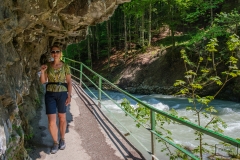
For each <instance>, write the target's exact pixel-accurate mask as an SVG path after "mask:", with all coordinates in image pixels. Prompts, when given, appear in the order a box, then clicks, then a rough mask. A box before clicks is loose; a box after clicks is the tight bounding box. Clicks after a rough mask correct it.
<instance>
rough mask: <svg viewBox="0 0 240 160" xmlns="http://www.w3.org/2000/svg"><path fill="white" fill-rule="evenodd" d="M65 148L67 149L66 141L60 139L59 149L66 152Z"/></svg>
mask: <svg viewBox="0 0 240 160" xmlns="http://www.w3.org/2000/svg"><path fill="white" fill-rule="evenodd" d="M65 147H66V143H65V140H62V139H60V142H59V149H61V150H64V149H65Z"/></svg>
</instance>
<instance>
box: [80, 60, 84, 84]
mask: <svg viewBox="0 0 240 160" xmlns="http://www.w3.org/2000/svg"><path fill="white" fill-rule="evenodd" d="M82 70H83V65H82V62H81V63H80V86H82Z"/></svg>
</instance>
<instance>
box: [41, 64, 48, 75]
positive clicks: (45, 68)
mask: <svg viewBox="0 0 240 160" xmlns="http://www.w3.org/2000/svg"><path fill="white" fill-rule="evenodd" d="M46 70H47V65H46V64H44V65H42V66H41V72H42V73H44V72H45V71H46Z"/></svg>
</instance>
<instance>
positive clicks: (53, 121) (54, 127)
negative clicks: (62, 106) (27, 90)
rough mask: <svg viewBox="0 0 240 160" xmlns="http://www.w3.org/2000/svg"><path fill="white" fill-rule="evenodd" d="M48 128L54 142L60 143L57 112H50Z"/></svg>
mask: <svg viewBox="0 0 240 160" xmlns="http://www.w3.org/2000/svg"><path fill="white" fill-rule="evenodd" d="M47 116H48V128H49V131H50V134H51V135H52V138H53V141H54V143H58V128H57V124H56V114H48V115H47Z"/></svg>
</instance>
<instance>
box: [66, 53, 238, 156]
mask: <svg viewBox="0 0 240 160" xmlns="http://www.w3.org/2000/svg"><path fill="white" fill-rule="evenodd" d="M63 60H64V61H65V62H66V63H68V64H69V66H70V68H71V69H72V70H73V72H75V73H76V72H78V76H75V75H76V74H75V75H72V76H73V77H74V78H76V79H77V80H79V82H80V85H81V86H84V87H85V88H87V89H88V90H89V92H90V93H91V94H92V95H93V96H94V97H95V98H96V99H97V100H98V105H99V107H101V104H102V102H101V100H102V93H103V94H104V95H105V96H106V97H108V98H109V99H110V100H111V101H113V103H115V104H116V105H117V106H118V107H119V108H121V109H122V110H123V111H124V112H125V113H126V114H127V115H129V116H130V117H131V118H133V119H134V120H136V121H138V120H137V119H136V118H135V117H134V116H133V115H131V114H130V113H128V112H127V111H126V110H125V109H124V108H123V107H122V106H121V105H119V104H118V103H117V102H116V101H114V100H113V99H112V98H111V97H110V96H109V95H108V94H107V93H106V92H104V91H103V89H102V87H103V81H104V82H105V83H107V84H108V85H110V86H111V87H112V88H114V89H116V90H117V91H119V92H121V93H123V94H124V95H126V96H128V97H129V98H131V99H133V100H135V101H136V102H138V103H139V104H141V105H143V106H144V107H147V108H148V109H150V126H151V128H150V129H149V128H145V127H144V128H145V129H146V130H148V131H150V132H151V152H150V151H148V150H147V148H146V147H144V145H143V144H141V142H140V141H138V140H137V138H136V137H134V136H133V135H132V136H133V138H134V139H136V140H137V142H139V143H140V145H141V146H142V147H144V148H145V149H146V150H147V151H148V153H149V154H150V155H151V156H152V160H154V159H157V157H156V156H155V139H156V138H155V136H156V137H158V138H160V139H162V140H163V141H165V142H166V143H168V144H170V145H171V146H173V147H175V148H176V149H178V150H180V151H181V152H183V153H184V154H186V155H188V156H189V157H191V158H192V159H195V160H198V159H199V158H198V157H197V156H196V155H194V154H193V153H191V152H189V151H188V150H186V149H184V148H182V147H180V146H179V145H177V144H175V143H174V142H172V141H170V140H169V139H167V138H165V137H163V136H162V135H160V134H158V133H157V131H156V124H155V114H156V113H158V114H161V115H163V116H165V117H167V118H169V119H171V120H173V121H176V122H178V123H180V124H182V125H185V126H187V127H190V128H192V129H194V130H196V131H199V132H201V133H204V134H206V135H209V136H211V137H214V138H216V139H218V140H221V141H223V142H225V143H229V144H231V145H233V146H235V147H237V154H238V148H239V147H240V141H238V140H236V139H233V138H231V137H228V136H225V135H223V134H221V133H218V132H215V131H213V130H210V129H207V128H204V127H201V126H198V125H196V124H194V123H192V122H189V121H186V120H184V119H181V118H178V117H176V116H174V115H171V114H169V113H167V112H164V111H161V110H159V109H157V108H154V107H153V106H151V105H149V104H147V103H144V102H142V101H141V100H139V99H138V98H136V97H134V96H132V95H131V94H129V93H127V92H126V91H124V90H122V89H120V88H118V87H117V86H116V85H114V84H113V83H111V82H110V81H108V80H107V79H105V78H104V77H102V76H101V75H99V74H97V73H96V72H94V71H93V70H92V69H90V68H89V67H87V66H86V65H85V64H83V63H81V62H78V61H75V60H72V59H69V58H66V57H64V58H63ZM76 64H78V65H76ZM76 66H78V68H76ZM86 73H88V74H89V73H91V74H93V77H94V78H92V79H94V80H92V79H91V78H90V77H88V76H87V75H86ZM83 78H84V79H85V80H87V81H88V82H89V83H90V84H91V85H92V86H95V87H96V88H97V89H98V97H96V96H95V95H94V93H92V92H91V89H89V87H88V85H87V84H86V83H83ZM97 79H98V84H96V83H95V82H94V81H97ZM107 110H108V109H107ZM117 121H118V120H117ZM118 122H119V121H118ZM119 123H120V122H119ZM121 125H122V124H121ZM141 125H142V124H141ZM122 126H123V127H124V125H122ZM124 128H125V127H124ZM125 129H126V130H128V129H127V128H125ZM129 133H130V132H129Z"/></svg>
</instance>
